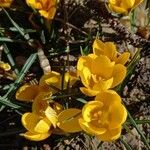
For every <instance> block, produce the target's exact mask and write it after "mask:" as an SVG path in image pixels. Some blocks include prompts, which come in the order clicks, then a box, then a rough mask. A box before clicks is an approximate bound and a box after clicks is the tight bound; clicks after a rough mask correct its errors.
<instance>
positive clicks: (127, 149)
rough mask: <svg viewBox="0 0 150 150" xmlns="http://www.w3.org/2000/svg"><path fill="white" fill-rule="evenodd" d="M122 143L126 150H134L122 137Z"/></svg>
mask: <svg viewBox="0 0 150 150" xmlns="http://www.w3.org/2000/svg"><path fill="white" fill-rule="evenodd" d="M120 141H121V143H122V144H123V145H124V146H125V148H126V150H133V149H132V148H131V146H130V145H129V144H128V143H127V142H126V141H125V140H124V139H123V138H122V137H120Z"/></svg>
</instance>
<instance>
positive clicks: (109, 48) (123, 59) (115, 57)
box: [93, 39, 130, 65]
mask: <svg viewBox="0 0 150 150" xmlns="http://www.w3.org/2000/svg"><path fill="white" fill-rule="evenodd" d="M93 53H94V54H95V55H106V56H107V57H108V58H109V59H110V60H111V61H115V63H116V64H122V65H125V64H126V63H127V61H128V60H129V57H130V53H129V52H124V53H123V54H120V53H119V52H118V51H117V48H116V45H115V44H114V43H113V42H105V43H104V42H102V41H101V40H99V39H95V40H94V43H93Z"/></svg>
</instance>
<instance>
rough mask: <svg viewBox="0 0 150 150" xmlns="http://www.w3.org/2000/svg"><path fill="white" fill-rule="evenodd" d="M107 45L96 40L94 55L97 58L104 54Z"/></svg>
mask: <svg viewBox="0 0 150 150" xmlns="http://www.w3.org/2000/svg"><path fill="white" fill-rule="evenodd" d="M104 48H105V44H104V43H103V42H102V41H101V40H99V39H95V40H94V43H93V53H94V54H95V55H97V56H99V55H103V54H104Z"/></svg>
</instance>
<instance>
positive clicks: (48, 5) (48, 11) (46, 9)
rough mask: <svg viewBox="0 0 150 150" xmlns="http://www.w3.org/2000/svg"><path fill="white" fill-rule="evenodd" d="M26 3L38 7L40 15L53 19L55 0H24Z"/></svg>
mask: <svg viewBox="0 0 150 150" xmlns="http://www.w3.org/2000/svg"><path fill="white" fill-rule="evenodd" d="M26 2H27V4H28V5H29V6H31V7H32V8H34V9H38V10H39V13H40V14H41V16H43V17H44V18H47V19H53V18H54V16H55V13H56V5H57V0H26Z"/></svg>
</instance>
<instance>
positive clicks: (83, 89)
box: [80, 87, 100, 96]
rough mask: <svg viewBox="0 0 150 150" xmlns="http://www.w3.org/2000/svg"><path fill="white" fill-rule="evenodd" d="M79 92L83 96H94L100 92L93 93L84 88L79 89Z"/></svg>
mask: <svg viewBox="0 0 150 150" xmlns="http://www.w3.org/2000/svg"><path fill="white" fill-rule="evenodd" d="M80 90H81V92H82V93H83V94H85V95H87V96H95V95H97V94H98V93H99V92H100V91H94V90H92V89H89V88H85V87H81V88H80Z"/></svg>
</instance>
